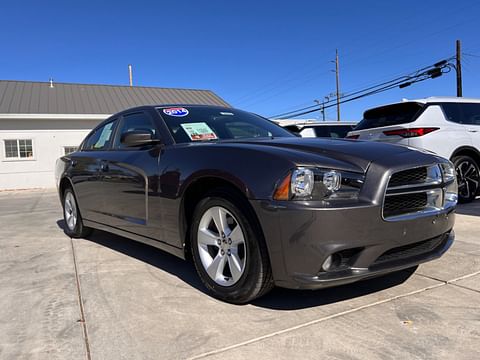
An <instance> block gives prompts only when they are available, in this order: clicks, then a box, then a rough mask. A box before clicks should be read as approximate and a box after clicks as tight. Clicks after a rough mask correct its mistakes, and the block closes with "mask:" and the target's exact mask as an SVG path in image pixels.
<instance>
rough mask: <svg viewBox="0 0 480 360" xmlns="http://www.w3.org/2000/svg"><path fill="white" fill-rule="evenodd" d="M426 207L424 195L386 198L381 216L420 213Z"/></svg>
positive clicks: (416, 194) (403, 195) (425, 196)
mask: <svg viewBox="0 0 480 360" xmlns="http://www.w3.org/2000/svg"><path fill="white" fill-rule="evenodd" d="M426 206H427V194H426V193H412V194H401V195H396V196H387V197H386V198H385V204H384V205H383V216H385V217H390V216H396V215H401V214H405V213H412V212H416V211H421V210H423V209H424V208H425V207H426Z"/></svg>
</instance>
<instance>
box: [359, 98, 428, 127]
mask: <svg viewBox="0 0 480 360" xmlns="http://www.w3.org/2000/svg"><path fill="white" fill-rule="evenodd" d="M424 107H425V105H423V104H420V103H414V102H406V103H401V104H394V105H388V106H382V107H379V108H376V109H371V110H367V111H365V113H364V114H363V120H362V121H360V122H359V123H358V125H357V126H356V127H355V130H365V129H372V128H377V127H382V126H391V125H400V124H407V123H411V122H413V121H415V119H416V118H417V116H418V115H419V114H420V112H421V111H422V110H423V108H424Z"/></svg>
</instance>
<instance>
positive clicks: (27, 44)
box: [0, 0, 480, 120]
mask: <svg viewBox="0 0 480 360" xmlns="http://www.w3.org/2000/svg"><path fill="white" fill-rule="evenodd" d="M479 15H480V2H479V1H478V0H474V1H471V0H470V1H467V0H465V1H463V0H461V1H455V2H452V1H448V2H447V1H438V0H436V1H431V0H424V1H418V0H417V1H412V0H403V1H372V0H365V1H353V0H350V1H337V2H326V1H318V0H317V1H314V0H312V1H310V0H309V1H258V0H257V1H250V0H243V1H220V0H211V1H194V0H190V1H184V0H176V1H142V0H137V1H120V0H117V1H101V0H97V1H89V0H83V1H76V2H71V1H22V0H16V1H5V2H2V4H1V5H0V44H1V49H2V51H1V56H0V79H13V80H34V81H48V79H49V78H50V77H53V78H54V79H55V81H58V82H80V83H98V84H128V73H127V65H128V64H129V63H131V64H133V67H134V82H135V84H136V85H144V86H159V87H180V88H201V89H211V90H213V91H215V92H216V93H217V94H218V95H220V96H221V97H223V98H224V99H225V100H226V101H228V102H229V103H230V104H232V105H233V106H235V107H239V108H242V109H246V110H250V111H254V112H257V113H259V114H262V115H265V116H270V115H274V114H277V113H281V112H284V111H289V110H294V109H296V108H299V107H303V106H309V105H313V104H314V102H313V100H314V99H318V98H320V99H321V98H323V97H324V96H325V95H328V94H329V93H331V92H333V91H334V90H335V74H334V73H333V72H332V69H334V64H333V63H332V62H331V60H333V59H334V57H335V49H336V48H338V51H339V56H340V82H341V92H350V91H354V90H358V89H361V88H363V87H365V86H368V85H372V84H375V83H378V82H382V81H385V80H389V79H391V78H393V77H396V76H398V75H403V74H405V73H409V72H411V71H414V70H417V69H419V68H421V67H424V66H427V65H430V64H433V63H435V62H437V61H439V60H441V59H443V58H446V57H449V56H452V55H454V52H455V40H456V39H461V40H462V45H463V52H464V53H467V54H471V55H476V56H470V55H469V56H467V55H465V56H464V62H463V73H464V96H469V97H480V89H479V84H480V71H479V70H480V38H479V37H478V34H479V28H478V18H479ZM434 95H436V96H440V95H442V96H453V95H455V75H454V72H451V73H449V74H446V75H444V76H442V77H440V78H437V79H434V80H428V81H425V82H423V83H419V84H415V85H413V86H410V87H408V88H405V89H395V90H392V91H389V92H385V93H382V94H378V95H375V96H371V97H367V98H364V99H362V100H359V101H354V102H351V103H349V104H344V105H342V118H343V119H345V120H358V119H360V118H361V116H362V113H363V111H364V110H365V109H367V108H369V107H372V106H376V105H380V104H384V103H388V102H394V101H398V100H400V99H401V98H410V99H412V98H417V97H426V96H434ZM319 116H320V114H319V113H313V114H311V115H309V117H313V118H318V117H319ZM335 116H336V114H335V109H334V108H331V109H330V110H329V111H328V112H327V117H328V118H331V119H334V118H335Z"/></svg>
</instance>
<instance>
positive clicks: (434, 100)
mask: <svg viewBox="0 0 480 360" xmlns="http://www.w3.org/2000/svg"><path fill="white" fill-rule="evenodd" d="M405 103H420V104H438V103H480V99H477V98H465V97H461V98H459V97H455V96H430V97H427V98H422V99H411V100H410V99H403V100H402V101H397V102H393V103H388V104H384V105H379V106H375V107H371V108H369V109H367V110H366V111H368V110H373V109H378V108H382V107H386V106H390V105H397V104H405Z"/></svg>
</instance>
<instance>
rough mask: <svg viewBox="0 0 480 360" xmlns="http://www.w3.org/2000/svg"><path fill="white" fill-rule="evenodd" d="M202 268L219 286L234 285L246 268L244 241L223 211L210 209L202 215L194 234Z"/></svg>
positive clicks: (240, 229)
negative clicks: (195, 234)
mask: <svg viewBox="0 0 480 360" xmlns="http://www.w3.org/2000/svg"><path fill="white" fill-rule="evenodd" d="M197 246H198V252H199V255H200V260H201V262H202V266H203V268H204V269H205V271H206V272H207V274H208V276H209V277H210V278H211V279H212V280H213V281H215V283H217V284H218V285H221V286H232V285H234V284H236V283H237V282H238V280H239V279H240V278H241V276H242V274H243V272H244V271H245V264H246V248H245V237H244V233H243V231H242V228H241V227H240V224H239V223H238V221H237V219H235V217H234V216H233V215H232V213H231V212H229V211H228V210H227V209H225V208H223V207H221V206H213V207H211V208H209V209H208V210H207V211H205V212H204V214H203V215H202V217H201V219H200V224H199V227H198V232H197Z"/></svg>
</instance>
